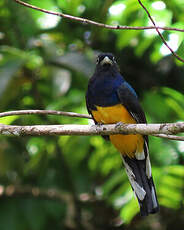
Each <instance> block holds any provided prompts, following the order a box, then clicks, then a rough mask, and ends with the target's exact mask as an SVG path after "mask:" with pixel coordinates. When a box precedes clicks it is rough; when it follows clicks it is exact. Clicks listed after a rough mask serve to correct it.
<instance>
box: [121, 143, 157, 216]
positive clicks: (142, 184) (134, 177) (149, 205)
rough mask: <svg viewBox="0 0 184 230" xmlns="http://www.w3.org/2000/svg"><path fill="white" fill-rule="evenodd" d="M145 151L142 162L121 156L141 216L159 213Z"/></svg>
mask: <svg viewBox="0 0 184 230" xmlns="http://www.w3.org/2000/svg"><path fill="white" fill-rule="evenodd" d="M145 147H147V146H145ZM145 150H146V151H145V155H146V156H145V159H143V160H138V159H136V158H129V157H128V156H122V158H123V163H124V165H125V168H126V172H127V175H128V178H129V181H130V184H131V186H132V189H133V191H134V192H135V195H136V197H137V199H138V201H139V205H140V212H141V216H147V215H149V214H150V213H156V212H158V211H159V205H158V201H157V195H156V190H155V186H154V182H153V178H152V176H151V165H150V160H149V155H148V152H147V150H148V149H147V148H146V149H145ZM148 167H149V168H148Z"/></svg>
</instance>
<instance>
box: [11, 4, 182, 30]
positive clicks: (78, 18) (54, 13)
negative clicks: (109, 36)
mask: <svg viewBox="0 0 184 230" xmlns="http://www.w3.org/2000/svg"><path fill="white" fill-rule="evenodd" d="M14 1H15V2H17V3H19V4H21V5H23V6H26V7H28V8H31V9H34V10H38V11H41V12H43V13H46V14H52V15H55V16H59V17H62V18H65V19H69V20H72V21H76V22H79V23H82V24H84V25H94V26H98V27H103V28H106V29H111V30H150V29H156V28H158V29H162V30H170V31H178V32H184V29H180V28H174V27H161V26H158V27H156V26H121V25H116V26H113V25H107V24H104V23H100V22H96V21H92V20H89V19H86V18H81V17H75V16H72V15H69V14H63V13H60V12H54V11H50V10H45V9H42V8H39V7H37V6H33V5H31V4H28V3H25V2H23V1H21V0H14Z"/></svg>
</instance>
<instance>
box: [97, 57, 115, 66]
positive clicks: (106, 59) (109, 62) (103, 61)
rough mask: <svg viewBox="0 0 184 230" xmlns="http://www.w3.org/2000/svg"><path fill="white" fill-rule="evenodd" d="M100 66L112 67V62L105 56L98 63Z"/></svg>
mask: <svg viewBox="0 0 184 230" xmlns="http://www.w3.org/2000/svg"><path fill="white" fill-rule="evenodd" d="M100 64H101V65H104V64H109V65H112V64H113V62H112V60H111V59H110V58H109V57H107V56H105V57H104V59H103V60H102V61H101V62H100Z"/></svg>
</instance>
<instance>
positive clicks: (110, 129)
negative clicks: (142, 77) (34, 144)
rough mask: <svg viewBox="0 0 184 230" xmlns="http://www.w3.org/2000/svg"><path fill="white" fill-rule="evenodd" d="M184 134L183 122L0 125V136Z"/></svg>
mask: <svg viewBox="0 0 184 230" xmlns="http://www.w3.org/2000/svg"><path fill="white" fill-rule="evenodd" d="M181 132H184V122H177V123H165V124H119V123H118V124H110V125H33V126H14V125H4V124H0V134H2V135H13V136H53V135H70V136H71V135H82V136H89V135H90V136H91V135H112V134H138V133H139V134H142V135H153V134H165V135H173V134H177V133H181Z"/></svg>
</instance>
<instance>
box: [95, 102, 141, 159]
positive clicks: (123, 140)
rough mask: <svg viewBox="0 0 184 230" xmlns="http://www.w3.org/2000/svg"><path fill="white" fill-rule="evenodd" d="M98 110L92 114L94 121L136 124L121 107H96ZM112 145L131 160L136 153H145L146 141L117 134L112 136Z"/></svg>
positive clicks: (134, 136) (138, 135)
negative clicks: (144, 145)
mask: <svg viewBox="0 0 184 230" xmlns="http://www.w3.org/2000/svg"><path fill="white" fill-rule="evenodd" d="M96 108H97V110H93V111H92V114H93V117H94V119H95V120H96V121H97V122H99V123H103V124H114V123H118V122H123V123H129V124H135V123H136V121H135V120H134V118H133V117H132V116H131V115H130V113H129V112H128V111H127V109H126V108H125V107H124V106H123V105H121V104H118V105H114V106H110V107H100V106H96ZM110 140H111V142H112V144H113V145H114V146H115V147H116V148H117V149H118V151H119V152H120V153H121V154H123V155H124V156H125V155H127V156H129V157H131V158H133V157H134V155H135V152H137V153H141V152H142V151H143V144H144V139H143V137H142V135H140V134H136V135H132V134H131V135H122V134H115V135H110Z"/></svg>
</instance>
